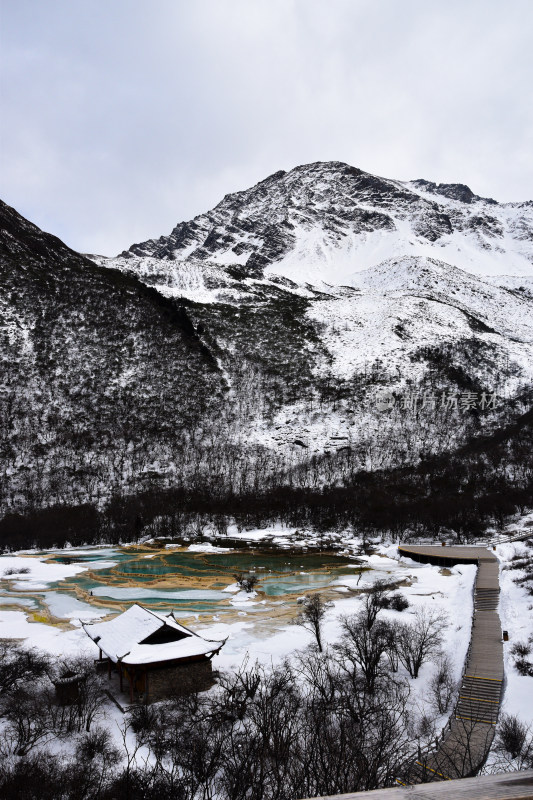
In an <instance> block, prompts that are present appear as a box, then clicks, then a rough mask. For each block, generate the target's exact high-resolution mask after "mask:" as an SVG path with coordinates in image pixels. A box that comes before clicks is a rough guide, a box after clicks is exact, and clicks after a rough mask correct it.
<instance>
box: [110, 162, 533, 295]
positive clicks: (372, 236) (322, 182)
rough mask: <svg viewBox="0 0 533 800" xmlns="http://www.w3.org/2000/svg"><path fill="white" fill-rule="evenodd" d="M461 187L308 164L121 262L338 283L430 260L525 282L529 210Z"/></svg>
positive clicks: (532, 241)
mask: <svg viewBox="0 0 533 800" xmlns="http://www.w3.org/2000/svg"><path fill="white" fill-rule="evenodd" d="M510 211H511V209H510V206H509V205H507V206H501V205H500V204H498V203H497V202H496V201H495V200H492V199H487V198H482V197H479V196H478V195H476V194H474V193H473V192H472V190H471V189H470V188H469V187H468V186H466V185H465V184H461V183H453V184H452V183H450V184H442V183H441V184H436V183H433V182H431V181H427V180H424V179H419V180H415V181H411V182H402V181H397V180H392V179H388V178H383V177H379V176H377V175H372V174H371V173H369V172H365V171H364V170H362V169H359V168H358V167H353V166H351V165H350V164H346V163H344V162H342V161H316V162H312V163H309V164H302V165H300V166H297V167H294V168H293V169H291V170H289V171H284V170H279V171H278V172H275V173H273V174H272V175H270V176H268V177H267V178H265V179H264V180H262V181H260V182H259V183H257V184H255V186H252V187H251V188H249V189H245V190H242V191H239V192H234V193H232V194H227V195H226V196H225V197H224V198H223V199H222V200H221V202H220V203H218V204H217V205H216V206H215V207H214V208H213V209H212V210H211V211H208V212H206V213H204V214H200V215H198V216H197V217H194V219H192V220H190V221H188V222H180V223H179V224H178V225H176V227H175V228H174V230H173V231H172V232H171V233H170V235H169V236H162V237H160V238H159V239H157V240H149V241H147V242H143V243H140V244H134V245H132V246H131V247H130V248H129V250H128V251H125V252H124V253H122V254H121V255H122V258H126V259H132V258H136V259H139V258H141V259H143V258H151V259H159V260H162V261H180V262H185V263H188V262H210V263H211V264H219V265H226V266H229V265H234V266H238V267H239V268H244V269H245V271H246V272H247V273H248V274H249V275H250V276H255V277H257V276H261V275H263V274H264V273H265V271H268V272H273V273H275V274H277V275H281V276H284V277H287V278H289V279H291V280H294V281H296V282H300V283H301V282H309V283H320V282H322V281H325V282H326V283H346V282H347V277H349V276H350V275H351V274H352V273H354V272H357V271H359V270H361V269H367V268H368V267H371V266H373V265H375V264H378V263H379V262H380V261H384V260H386V259H388V258H396V257H401V256H417V257H419V256H433V257H435V258H438V259H440V260H444V261H447V262H449V263H451V264H453V265H455V266H457V267H460V268H461V269H465V270H467V271H470V272H476V273H478V274H493V275H494V274H502V273H508V274H509V273H510V274H515V275H531V274H532V271H533V269H532V264H533V212H532V210H531V208H530V207H529V206H527V205H526V204H520V206H519V207H518V206H517V207H516V208H514V207H513V210H512V212H511V213H510Z"/></svg>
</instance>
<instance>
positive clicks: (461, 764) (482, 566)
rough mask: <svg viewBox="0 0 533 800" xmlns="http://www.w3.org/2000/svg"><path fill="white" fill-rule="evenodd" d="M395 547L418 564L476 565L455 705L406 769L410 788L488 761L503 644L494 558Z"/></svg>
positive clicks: (463, 550) (483, 553)
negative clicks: (429, 745)
mask: <svg viewBox="0 0 533 800" xmlns="http://www.w3.org/2000/svg"><path fill="white" fill-rule="evenodd" d="M398 549H399V552H400V553H401V554H402V555H404V556H407V557H408V558H414V559H415V560H417V561H422V562H427V563H433V564H439V565H446V564H447V565H454V564H464V563H476V564H477V566H478V570H477V575H476V582H475V585H474V613H473V617H472V634H471V639H470V646H469V649H468V654H467V658H466V664H465V669H464V673H463V677H462V681H461V688H460V691H459V699H458V701H457V705H456V707H455V710H454V713H453V714H452V717H451V718H450V720H449V724H448V728H447V730H446V733H445V734H444V735H443V736H442V738H441V739H440V741H439V742H438V745H437V746H436V747H435V749H434V750H432V751H430V752H426V753H421V754H420V757H419V758H418V759H417V761H416V762H415V764H413V765H411V766H410V767H409V768H408V770H407V774H406V776H405V778H406V781H405V782H406V783H408V784H410V785H413V784H417V783H421V782H427V781H446V782H447V781H449V780H453V779H456V778H464V777H470V776H472V775H475V774H477V772H478V771H479V769H480V768H481V767H482V765H483V764H484V762H485V760H486V758H487V755H488V752H489V750H490V746H491V744H492V740H493V738H494V729H495V726H496V723H497V720H498V712H499V707H500V702H501V696H502V690H503V676H504V671H503V642H502V631H501V625H500V618H499V616H498V612H497V608H498V597H499V565H498V560H497V558H496V557H495V556H494V554H493V553H492V552H491V551H490V550H487V549H486V548H484V547H467V546H465V547H460V546H456V547H438V546H430V545H427V546H423V545H419V546H415V545H412V546H409V545H402V546H401V547H399V548H398ZM410 796H411V795H410ZM415 796H416V795H413V797H415ZM449 796H452V795H451V794H450V795H449ZM458 796H460V795H458ZM490 796H491V795H487V797H490ZM502 797H503V795H502Z"/></svg>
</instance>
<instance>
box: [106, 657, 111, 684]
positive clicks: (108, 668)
mask: <svg viewBox="0 0 533 800" xmlns="http://www.w3.org/2000/svg"><path fill="white" fill-rule="evenodd" d="M110 678H111V659H110V658H108V659H107V679H108V680H109V679H110Z"/></svg>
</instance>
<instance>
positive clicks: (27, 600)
mask: <svg viewBox="0 0 533 800" xmlns="http://www.w3.org/2000/svg"><path fill="white" fill-rule="evenodd" d="M530 516H531V515H530ZM529 519H530V517H527V516H526V517H524V519H523V520H521V522H524V521H525V522H527V521H528V520H529ZM515 527H516V526H515ZM512 528H513V526H510V530H511V529H512ZM511 532H512V530H511ZM230 534H231V536H232V537H235V536H240V537H241V538H243V539H246V540H248V541H251V542H255V543H258V542H261V541H266V540H268V541H269V542H271V543H272V542H276V543H278V544H279V545H281V546H282V547H283V545H285V547H286V546H287V545H290V544H294V541H295V540H299V541H305V540H306V534H305V532H302V531H298V530H296V529H294V530H293V529H290V530H289V529H282V528H280V529H279V530H278V529H274V528H270V529H262V530H253V531H242V532H240V533H239V532H237V531H236V530H235V531H233V530H232V531H230ZM300 537H301V539H300ZM310 538H311V537H310ZM219 543H220V545H221V546H215V545H205V544H204V545H200V546H199V547H196V546H193V548H192V549H193V551H194V550H197V551H201V552H206V553H216V552H220V553H227V552H228V551H229V548H228V547H223V546H222V545H223V538H222V539H221V540H219ZM217 544H218V542H217ZM357 544H359V543H358V542H357V540H354V539H352V538H351V537H349V536H346V537H345V538H344V539H343V545H344V546H345V547H346V550H347V551H348V552H350V551H351V552H353V549H354V548H355V546H356V545H357ZM70 552H71V554H72V555H75V554H76V551H75V549H73V550H72V551H70ZM82 552H83V553H84V555H86V556H87V555H90V551H82V550H81V549H80V551H78V553H79V554H81V553H82ZM496 554H497V556H498V558H499V560H500V562H501V572H500V589H501V594H500V606H499V613H500V617H501V621H502V628H503V629H504V630H507V631H508V632H509V643H508V644H506V645H505V648H504V653H505V674H506V684H505V695H504V699H503V704H502V710H503V711H504V712H506V713H511V714H518V715H519V716H520V717H521V719H522V720H523V721H524V722H526V723H527V724H533V678H531V677H524V676H521V675H519V674H518V672H517V670H516V669H515V667H514V659H513V657H512V655H511V652H510V651H511V647H512V646H513V644H515V643H516V642H519V641H520V642H526V641H527V640H528V638H529V637H530V636H533V613H532V610H533V598H532V597H531V595H529V594H528V593H527V589H526V588H524V587H523V586H518V585H517V584H516V583H515V582H514V579H515V578H516V577H519V576H520V575H521V574H522V573H521V572H520V571H518V570H516V569H513V570H511V569H507V566H508V565H510V564H511V563H512V562H511V560H512V559H513V557H515V558H516V557H518V556H520V557H522V556H524V555H529V554H531V548H530V547H528V546H527V545H526V544H524V543H523V542H514V543H509V544H502V545H499V546H498V547H497V549H496ZM105 555H107V554H105ZM109 556H110V558H109V560H108V559H107V558H106V560H100V561H92V560H89V561H87V562H84V564H83V565H80V564H79V563H74V564H57V563H53V562H50V561H46V560H44V559H43V557H42V556H41V557H39V556H38V555H37V554H35V555H28V554H25V555H10V556H2V557H0V607H1V606H3V607H1V608H0V638H14V639H22V640H25V642H26V643H27V644H28V646H36V647H38V648H40V649H42V650H45V651H47V652H50V653H52V654H57V655H59V654H62V655H65V654H71V655H74V654H77V653H86V654H89V655H90V654H93V655H94V654H95V653H94V652H93V651H94V650H95V648H94V644H93V643H92V642H91V641H90V640H89V639H88V638H87V636H86V635H85V633H84V632H83V630H82V629H81V626H80V622H79V618H80V617H81V618H82V619H91V620H96V619H98V618H101V617H103V616H105V615H106V614H108V613H113V612H109V609H102V608H99V607H95V606H92V605H89V604H88V603H82V602H80V601H79V600H77V599H76V598H75V597H72V596H71V595H69V594H67V593H65V592H61V591H57V590H54V585H56V584H57V582H58V581H59V582H61V581H63V580H65V579H68V578H69V577H73V576H75V575H77V574H78V573H79V572H81V571H83V570H86V569H87V568H91V569H95V568H101V567H103V566H104V565H105V566H109V565H110V564H113V563H115V562H113V561H112V560H111V559H112V555H111V552H110V553H109ZM358 559H360V561H361V562H363V564H364V566H366V567H368V568H370V569H369V570H368V571H363V572H361V571H360V570H359V569H358V567H359V566H360V564H357V563H355V562H354V574H353V575H350V574H348V575H341V576H340V577H338V576H337V577H335V576H332V580H331V583H330V585H329V586H328V587H327V588H326V590H325V591H326V594H327V596H328V598H330V599H331V604H330V607H329V608H328V611H327V614H326V617H325V620H324V626H323V641H324V644H325V645H326V646H331V645H333V644H334V643H335V642H337V641H338V640H339V637H340V635H341V621H342V617H343V616H344V615H351V614H356V613H357V612H358V611H359V610H360V609H361V607H362V603H363V595H362V594H359V593H356V592H358V590H361V589H365V588H368V587H369V586H370V585H371V584H372V583H373V582H374V581H375V580H377V579H379V578H385V579H388V580H394V581H397V582H399V583H400V589H399V590H400V591H401V592H402V594H404V595H405V597H406V598H407V599H408V601H409V608H408V609H407V610H406V611H403V612H401V613H400V612H396V611H392V610H384V611H382V612H381V613H382V614H383V616H384V617H386V618H388V619H390V620H395V619H396V620H400V621H403V622H409V621H410V620H412V619H413V614H414V612H415V610H416V609H417V608H419V607H420V606H426V607H428V608H429V609H432V610H437V611H440V612H442V613H443V614H444V615H445V616H446V619H447V622H448V625H447V628H446V630H445V632H444V637H443V651H444V652H445V653H447V654H448V655H450V656H451V660H452V664H453V671H454V678H455V679H456V680H458V679H459V677H460V675H461V672H462V667H463V664H464V660H465V656H466V651H467V648H468V642H469V640H470V622H471V615H472V608H473V596H472V592H473V584H474V579H475V567H473V566H469V565H458V566H456V567H454V568H453V569H451V570H442V569H440V568H438V567H435V566H431V565H423V564H419V563H416V562H413V561H411V560H410V559H407V558H403V557H402V558H400V557H399V556H398V553H397V548H396V545H388V546H387V545H380V546H378V547H377V549H376V552H374V553H373V554H372V555H359V556H358ZM24 569H29V572H21V571H20V570H24ZM14 570H15V571H14ZM6 572H7V573H8V574H7V575H6V574H5V573H6ZM448 573H449V574H448ZM8 581H10V582H11V585H12V586H13V587H14V588H15V589H17V590H18V591H19V592H20V593H21V597H20V598H18V597H17V598H16V600H19V602H18V606H19V608H18V609H17V610H12V609H10V608H9V606H10V605H13V603H14V602H15V601H14V600H13V596H12V595H13V594H15V593H14V592H12V591H11V593H10V594H11V596H8V595H7V594H6V587H7V586H9V584H8ZM113 591H114V592H115V593H117V592H119V593H120V592H122V594H121V595H120V596H121V598H122V599H131V600H134V599H135V594H136V589H135V587H131V588H130V589H129V590H128V589H126V588H123V589H119V588H118V587H114V588H111V587H110V588H109V589H108V590H107V592H106V594H107V595H109V596H110V595H111V593H112V592H113ZM148 591H150V590H147V589H143V590H142V592H143V595H145V596H146V594H147V592H148ZM151 591H152V592H153V593H156V592H157V590H151ZM191 591H192V590H189V593H190V592H191ZM199 592H200V594H202V595H203V594H205V592H204V591H202V590H199ZM17 593H18V592H17ZM159 593H162V594H165V596H166V595H168V596H169V597H170V595H175V594H182V592H179V591H174V592H173V591H168V592H164V591H162V592H161V591H160V592H159ZM212 594H213V595H215V594H216V595H217V597H226V598H227V599H228V604H229V607H230V608H232V609H233V613H231V614H230V615H229V616H227V618H226V617H225V618H224V619H223V618H222V617H221V616H219V614H217V613H216V611H215V612H214V613H212V614H211V616H210V617H209V616H206V615H203V616H202V618H201V619H198V620H197V622H196V623H194V627H196V628H197V629H198V630H199V631H201V633H202V635H204V636H205V637H207V638H212V639H225V638H226V637H227V639H228V640H227V643H226V645H225V646H224V648H223V649H222V651H221V652H220V654H219V655H218V656H216V658H215V660H214V666H215V668H216V669H219V670H232V669H235V668H238V667H239V666H241V665H242V664H243V663H245V662H246V661H247V662H248V663H254V662H255V661H256V660H257V661H259V662H260V663H262V664H264V665H270V664H276V663H279V662H280V661H282V660H283V659H284V658H286V657H287V656H290V655H291V654H294V653H295V652H296V651H298V650H302V649H304V648H305V647H307V646H308V645H309V644H310V643H311V642H312V636H311V634H310V633H309V632H307V631H306V630H305V629H304V628H302V627H299V626H297V625H294V624H292V619H293V618H294V616H295V614H296V607H295V604H294V598H293V601H292V606H291V603H290V602H289V603H288V602H287V601H286V598H281V597H273V598H268V599H261V595H260V594H259V595H257V594H256V593H255V592H253V593H251V594H246V593H245V592H243V591H240V590H239V587H238V585H237V584H230V585H228V586H227V587H226V588H225V589H224V591H223V592H220V591H218V592H212ZM123 595H124V597H123ZM113 596H115V595H113ZM4 601H5V602H4ZM37 601H41V602H44V603H45V604H46V605H47V607H48V608H50V610H51V612H52V613H53V615H54V616H55V617H57V618H59V619H61V620H64V621H65V622H64V623H63V624H62V625H51V624H46V623H45V622H43V621H31V620H32V619H35V618H36V617H35V608H36V602H37ZM19 609H24V610H19ZM32 615H33V617H32ZM37 619H41V618H40V617H38V616H37ZM68 621H70V624H68ZM434 670H435V666H434V664H432V663H427V664H425V665H424V666H423V667H422V669H421V672H420V675H419V678H418V679H417V680H415V681H411V683H412V684H413V692H412V697H413V701H414V704H415V706H416V707H417V709H418V710H419V711H421V712H425V711H426V712H428V711H430V707H429V706H430V698H429V692H428V685H429V682H430V680H431V677H432V675H433V674H434ZM400 672H401V673H402V674H404V675H405V672H404V671H403V668H402V667H400ZM444 721H445V719H443V720H441V721H440V722H442V723H444Z"/></svg>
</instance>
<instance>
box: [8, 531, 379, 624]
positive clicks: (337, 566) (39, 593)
mask: <svg viewBox="0 0 533 800" xmlns="http://www.w3.org/2000/svg"><path fill="white" fill-rule="evenodd" d="M34 555H35V556H38V557H41V558H44V559H45V560H46V561H47V563H49V564H63V565H67V564H68V565H76V566H79V567H86V569H85V570H84V571H81V572H79V573H78V574H76V575H72V576H70V577H67V578H65V579H63V580H57V581H55V582H51V583H49V584H47V585H46V586H44V585H43V586H39V587H38V588H37V586H35V587H34V586H31V583H28V585H27V588H26V585H25V582H24V581H20V580H16V579H15V580H13V581H8V582H7V583H8V585H7V587H6V588H4V590H3V592H2V593H1V594H0V606H1V605H2V604H3V603H4V602H5V604H6V605H11V607H13V605H14V604H18V605H20V606H21V607H24V610H26V611H27V610H29V608H32V609H35V611H34V612H33V613H34V617H35V618H36V619H42V618H43V617H45V618H46V619H47V621H51V622H59V621H63V622H64V621H65V620H66V619H68V618H72V617H80V618H82V619H83V618H86V617H87V616H88V615H89V612H91V616H93V615H94V614H95V612H98V614H99V615H100V616H101V615H102V613H103V614H105V615H107V614H112V613H117V612H118V611H121V610H124V609H125V608H127V607H128V606H129V605H130V604H131V603H132V602H139V603H142V604H143V605H146V606H147V607H148V608H153V609H157V610H159V611H173V612H174V613H175V614H176V616H177V617H178V618H186V617H190V616H194V617H202V618H203V617H204V616H205V617H208V618H211V619H213V618H215V619H217V618H221V616H222V615H223V616H224V618H229V615H232V616H234V615H236V614H239V613H241V614H242V613H246V614H249V613H250V614H254V615H260V616H262V615H264V614H265V613H266V612H267V611H268V613H272V612H273V611H274V610H275V609H276V608H278V611H279V612H281V611H282V610H283V609H287V610H288V609H289V608H290V607H294V606H295V605H296V602H297V599H298V597H300V596H301V595H302V594H303V593H305V592H306V591H310V590H313V589H315V590H316V589H324V590H326V589H328V588H329V589H330V590H332V591H338V590H339V588H340V586H339V585H337V584H341V583H342V578H343V576H344V577H345V578H351V583H352V584H353V579H354V577H357V576H358V575H359V574H361V573H362V572H363V571H365V570H367V569H368V567H365V566H364V565H362V564H360V563H359V562H358V560H357V559H356V558H355V557H354V556H353V555H345V554H337V553H332V552H331V551H327V552H320V551H312V552H302V551H295V550H290V549H277V550H276V549H272V548H270V549H262V548H261V547H258V548H254V549H251V548H249V547H247V548H246V549H242V548H241V549H235V550H234V549H228V550H226V549H224V548H216V547H215V548H213V547H210V546H209V545H207V547H206V552H198V551H196V550H193V549H188V548H187V547H171V548H168V547H161V546H159V547H154V546H149V545H145V546H126V547H105V548H92V547H91V548H78V549H76V548H71V549H69V550H62V551H48V552H42V553H36V554H34ZM237 572H242V573H250V572H253V573H255V574H256V575H257V577H258V578H259V583H258V585H257V587H256V590H257V595H256V596H255V597H254V598H253V601H250V600H249V599H248V598H247V597H246V596H243V594H242V593H241V595H239V597H235V594H234V593H232V592H229V591H228V590H227V589H228V587H229V586H230V585H231V584H234V582H235V579H234V574H235V573H237ZM4 586H5V582H4ZM224 590H226V591H224ZM17 601H18V603H17Z"/></svg>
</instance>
